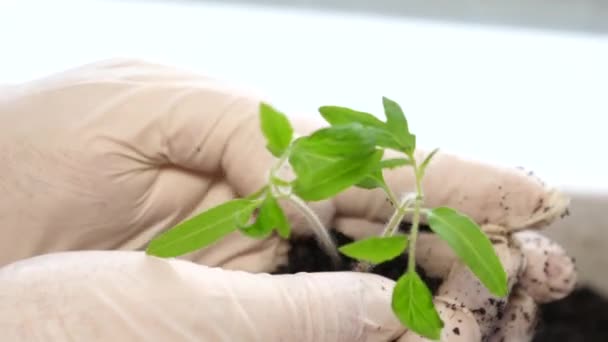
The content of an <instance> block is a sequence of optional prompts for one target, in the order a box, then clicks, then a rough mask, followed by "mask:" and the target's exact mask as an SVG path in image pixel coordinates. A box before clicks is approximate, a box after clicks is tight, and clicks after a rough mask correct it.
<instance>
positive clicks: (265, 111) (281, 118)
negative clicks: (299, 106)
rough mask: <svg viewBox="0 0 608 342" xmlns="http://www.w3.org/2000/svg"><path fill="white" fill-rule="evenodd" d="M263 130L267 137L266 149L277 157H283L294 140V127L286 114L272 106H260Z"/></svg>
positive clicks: (263, 104) (264, 104)
mask: <svg viewBox="0 0 608 342" xmlns="http://www.w3.org/2000/svg"><path fill="white" fill-rule="evenodd" d="M260 120H261V128H262V132H263V133H264V136H265V137H266V148H267V149H268V150H269V151H270V153H272V154H273V155H274V156H275V157H281V155H283V153H285V150H286V149H287V147H289V144H290V143H291V139H293V127H291V124H290V123H289V119H287V116H285V114H283V113H281V112H279V111H277V110H276V109H274V108H273V107H271V106H270V105H268V104H266V103H262V104H261V105H260Z"/></svg>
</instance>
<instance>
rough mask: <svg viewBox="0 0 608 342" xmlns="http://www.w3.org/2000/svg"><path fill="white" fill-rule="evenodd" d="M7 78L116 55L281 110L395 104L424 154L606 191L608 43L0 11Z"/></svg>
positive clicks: (280, 19) (255, 13) (88, 6)
mask: <svg viewBox="0 0 608 342" xmlns="http://www.w3.org/2000/svg"><path fill="white" fill-rule="evenodd" d="M0 49H1V50H0V82H18V81H24V80H28V79H31V78H35V77H39V76H43V75H45V74H48V73H52V72H54V71H59V70H61V69H64V68H69V67H72V66H76V65H78V64H80V63H88V62H92V61H95V60H98V59H103V58H110V57H140V58H146V59H150V60H152V61H157V62H164V63H170V64H176V65H179V66H184V67H187V68H191V69H193V70H196V71H200V72H204V73H207V74H211V75H213V76H217V77H221V78H225V79H227V80H231V81H234V82H235V83H236V84H241V85H245V86H249V87H253V88H256V89H259V90H260V91H261V92H263V93H266V94H268V95H269V96H270V97H271V99H273V100H274V104H275V105H276V106H278V107H279V108H280V109H282V110H284V111H288V112H292V113H310V114H311V115H314V114H315V113H316V108H317V107H318V106H320V105H326V104H336V105H344V106H350V107H353V108H356V109H360V110H368V111H373V112H374V113H377V114H379V115H382V114H381V111H380V110H381V96H383V95H386V96H388V97H391V98H393V99H395V100H397V101H399V102H400V103H401V104H402V105H403V107H404V108H405V109H406V114H407V116H408V119H409V121H410V126H411V128H412V130H413V131H414V133H416V134H417V135H418V136H419V142H420V144H421V145H422V146H423V147H426V148H429V149H430V148H434V147H440V148H442V149H443V150H445V151H449V152H453V153H458V154H461V155H464V156H467V157H471V158H476V159H482V160H485V161H488V162H495V163H499V164H503V165H506V166H520V165H521V166H524V167H526V168H527V169H532V170H534V171H535V172H536V174H538V175H540V176H541V177H542V178H543V179H545V180H546V181H548V182H549V183H551V184H553V185H556V186H561V187H563V188H567V189H575V190H585V191H595V190H601V191H608V181H606V178H607V177H608V163H607V162H606V161H605V159H606V157H605V155H606V150H607V147H608V142H607V138H606V130H607V128H606V123H607V122H608V121H607V119H606V115H608V37H601V36H581V35H567V34H563V33H560V34H558V33H550V32H539V31H524V30H506V29H497V28H488V27H481V26H480V27H476V26H462V25H459V26H455V25H448V24H441V23H435V22H424V21H412V20H405V19H403V20H395V19H391V20H388V19H384V18H380V17H377V18H372V17H354V16H348V17H344V16H342V17H340V16H334V15H332V14H329V13H315V12H285V11H274V10H270V9H267V8H244V7H218V6H210V5H193V4H191V3H187V2H184V3H178V2H168V3H164V2H148V3H147V4H141V3H134V2H119V1H84V0H80V1H68V0H54V1H27V0H21V1H6V0H5V1H3V2H0Z"/></svg>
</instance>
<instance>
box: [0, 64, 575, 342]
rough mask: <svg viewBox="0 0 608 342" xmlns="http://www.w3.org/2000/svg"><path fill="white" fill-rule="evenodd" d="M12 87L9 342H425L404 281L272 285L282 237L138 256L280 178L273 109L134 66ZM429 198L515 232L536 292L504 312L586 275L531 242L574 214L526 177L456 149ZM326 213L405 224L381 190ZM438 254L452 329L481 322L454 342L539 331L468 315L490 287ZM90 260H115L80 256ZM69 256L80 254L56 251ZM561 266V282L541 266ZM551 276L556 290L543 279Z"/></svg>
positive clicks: (523, 275) (7, 145)
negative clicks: (273, 172)
mask: <svg viewBox="0 0 608 342" xmlns="http://www.w3.org/2000/svg"><path fill="white" fill-rule="evenodd" d="M2 91H3V93H2V94H0V127H2V128H3V133H2V134H0V146H2V149H1V150H0V160H1V161H2V163H1V164H2V165H3V170H1V171H0V188H2V189H3V190H4V193H5V194H8V195H6V196H4V197H2V198H1V199H0V234H1V235H2V239H1V242H0V266H2V265H5V267H3V268H2V269H0V278H1V279H2V282H0V284H2V285H0V297H1V300H0V303H1V304H0V318H1V319H0V322H1V323H0V326H1V327H2V330H3V331H5V332H7V334H8V335H7V336H8V337H9V340H11V339H10V338H11V337H12V338H13V340H19V341H26V340H35V339H36V338H37V337H40V336H44V337H55V338H59V339H62V338H64V337H65V338H67V337H75V338H77V339H82V338H85V339H87V340H95V338H98V339H99V340H107V339H108V338H114V339H117V340H130V341H132V340H139V339H141V340H167V339H171V340H176V339H177V340H200V339H201V338H202V339H203V340H213V341H218V340H235V339H236V340H252V341H253V340H260V341H261V340H264V341H266V340H280V339H284V340H294V339H295V340H302V341H304V340H310V341H389V340H392V339H394V338H396V337H399V336H400V335H403V334H404V333H405V335H403V336H402V339H403V340H405V341H414V340H416V339H417V338H418V337H417V336H415V335H412V334H411V332H407V333H406V331H405V329H404V328H403V327H402V326H401V325H400V324H399V322H398V321H397V320H396V318H395V317H394V316H393V315H392V313H391V309H390V291H391V289H392V286H393V283H392V282H391V281H390V280H387V279H383V278H381V277H378V276H374V275H369V274H355V273H335V274H299V275H286V276H269V275H267V274H255V273H261V272H270V271H273V270H275V269H276V267H277V266H278V265H280V264H282V263H285V262H286V255H287V251H288V248H289V246H288V242H286V241H284V240H282V239H280V238H279V237H277V236H271V237H270V238H268V239H264V240H255V239H250V238H247V237H245V236H243V235H241V234H240V233H234V234H232V235H229V236H228V237H227V238H225V239H223V240H222V241H220V242H219V243H217V244H215V245H213V246H211V247H209V248H206V249H204V250H201V251H197V252H193V253H191V254H189V255H187V256H184V258H183V259H187V260H188V261H193V263H191V262H188V261H185V260H175V259H169V260H160V259H156V258H153V257H147V256H145V255H144V254H143V253H141V252H132V251H134V250H141V249H144V248H145V247H146V245H147V243H148V242H149V241H150V240H151V239H152V238H153V237H154V236H156V235H157V234H159V233H160V232H162V231H164V230H166V229H168V228H170V227H171V226H174V225H175V224H177V223H178V222H180V221H183V220H184V219H186V218H188V217H191V216H192V215H194V214H196V213H199V212H201V211H203V210H205V209H208V208H210V207H212V206H215V205H217V204H220V203H222V202H224V201H226V200H229V199H233V198H238V197H242V196H246V195H248V194H250V193H252V192H254V191H256V190H258V189H259V188H260V187H261V186H262V185H263V184H264V183H265V181H266V177H267V171H268V169H269V167H270V166H271V165H272V164H273V162H274V159H273V157H272V155H271V154H270V153H269V152H267V150H266V149H265V141H264V138H263V136H262V135H261V133H260V130H259V122H258V108H259V101H260V97H258V96H255V95H253V94H247V93H245V92H244V91H242V90H235V89H234V88H232V87H229V86H227V85H224V84H221V83H220V82H218V81H216V80H212V79H209V78H206V77H202V76H199V75H197V74H193V73H190V72H187V71H183V70H179V69H175V68H170V67H166V66H162V65H157V64H153V63H147V62H142V61H135V60H112V61H104V62H101V63H95V64H90V65H86V66H82V67H80V68H77V69H73V70H69V71H66V72H63V73H60V74H57V75H53V76H51V77H48V78H45V79H41V80H37V81H33V82H28V83H25V84H20V85H15V86H10V87H5V88H3V90H2ZM297 127H299V128H301V130H300V132H306V130H307V129H309V127H305V126H304V124H301V125H298V126H297ZM422 155H423V153H422V152H421V155H420V157H422ZM387 182H388V184H389V185H390V186H391V188H393V190H394V191H395V192H396V193H402V192H407V191H411V190H412V188H413V179H411V178H408V176H407V174H403V173H396V172H393V171H389V172H388V173H387ZM423 186H424V188H425V195H426V205H427V206H431V207H434V206H440V205H447V206H451V207H454V208H456V209H459V210H461V211H462V212H464V213H466V214H468V215H469V216H470V217H471V218H473V219H474V220H476V221H477V222H479V223H481V224H483V225H484V227H487V228H488V231H493V229H494V230H498V231H500V232H499V233H498V235H500V237H501V238H502V240H501V239H498V241H499V242H497V244H496V249H497V251H498V252H499V256H500V257H501V260H502V261H503V264H505V266H506V268H507V270H508V271H509V272H510V273H509V274H510V276H511V278H512V281H511V285H513V286H515V285H516V284H524V286H517V287H514V288H515V290H514V294H513V296H512V297H511V298H510V300H509V301H505V304H504V310H502V311H501V315H503V314H502V313H504V312H505V310H506V312H509V310H519V309H521V307H522V305H528V306H530V305H531V304H530V303H532V304H534V303H536V302H542V301H550V300H553V299H556V298H559V297H560V296H563V295H565V294H567V293H568V292H569V291H570V290H571V286H573V282H571V283H567V286H565V287H564V286H562V287H561V288H560V291H557V293H556V291H551V290H554V289H555V287H554V286H550V285H551V284H553V283H555V282H557V280H563V278H564V277H567V278H568V279H569V281H571V280H572V277H573V274H574V271H573V270H572V269H571V268H569V267H571V265H570V264H569V263H568V262H569V259H568V258H567V257H565V254H564V253H563V251H562V250H561V249H560V248H559V246H556V245H554V244H553V243H551V242H550V241H548V240H546V239H544V238H543V237H542V236H537V235H534V234H535V233H533V232H525V231H524V230H525V229H528V228H542V227H543V226H545V225H547V224H548V223H550V222H551V221H552V220H553V219H555V218H556V217H558V216H559V215H561V214H562V213H563V212H564V211H565V210H566V206H567V201H566V200H565V199H564V198H563V197H562V196H561V195H560V194H559V193H557V192H555V191H553V190H550V189H548V188H546V187H545V186H544V185H543V184H542V183H541V182H540V181H538V180H537V179H535V178H532V177H529V176H528V175H526V174H525V173H522V172H520V171H519V170H509V169H501V168H496V167H492V166H489V165H485V164H479V163H475V162H472V161H469V160H464V159H459V158H456V157H454V156H450V155H444V154H438V155H437V156H436V157H435V158H434V161H433V163H432V164H431V165H430V166H429V168H428V171H427V175H426V177H425V181H424V184H423ZM311 205H312V207H313V209H314V210H315V212H316V213H317V214H318V215H319V216H320V218H321V220H322V221H323V223H324V224H326V225H327V226H333V227H337V229H339V230H341V231H342V232H344V233H346V234H347V235H350V236H351V237H354V238H361V237H363V236H368V235H371V234H374V233H377V232H378V230H379V229H381V227H382V225H383V223H384V222H386V220H387V219H388V216H389V215H390V213H391V207H390V204H389V203H387V201H386V199H385V198H384V194H383V193H382V192H379V191H369V190H362V189H350V190H347V191H345V192H343V193H341V194H340V195H338V196H337V197H336V198H334V199H332V200H328V201H323V202H317V203H312V204H311ZM286 211H287V213H288V218H289V220H290V221H291V223H292V227H293V230H294V235H303V234H310V231H309V229H308V228H307V227H308V225H307V223H306V221H305V220H304V218H303V217H301V216H299V215H298V214H297V213H296V212H295V211H294V210H291V209H290V208H286ZM496 227H499V228H500V229H497V228H496ZM526 234H527V235H526ZM511 236H515V237H520V238H519V239H517V238H515V239H511V238H510V237H511ZM507 237H508V238H507ZM425 241H426V245H424V243H425ZM500 241H502V242H500ZM506 241H518V243H517V246H519V247H518V248H512V246H511V245H512V244H511V243H506ZM530 241H536V242H530ZM539 241H540V242H539ZM532 243H538V244H541V243H542V244H544V246H552V247H551V248H549V247H547V248H545V249H543V250H542V251H545V250H548V251H549V252H550V253H549V252H547V254H541V255H533V253H534V252H535V251H538V250H537V249H536V250H535V249H534V248H530V246H531V244H532ZM421 244H423V245H422V248H421V249H420V250H421V251H424V250H427V251H429V252H428V254H425V255H423V254H421V255H420V257H419V259H420V260H421V263H422V266H423V267H424V268H425V269H429V270H430V271H431V272H435V274H436V275H437V276H439V277H441V278H443V279H444V284H443V285H442V288H441V289H440V293H439V295H438V296H437V297H436V302H437V305H438V306H442V305H443V306H445V308H446V309H445V310H443V311H442V312H441V315H442V318H444V320H445V321H446V322H447V323H448V325H449V324H451V323H454V322H456V321H455V318H454V317H460V318H459V319H460V320H464V322H465V323H466V324H469V325H467V326H464V327H462V328H460V329H459V330H458V331H459V334H456V333H455V330H454V328H453V327H452V328H450V329H444V336H445V340H447V341H452V340H453V341H458V340H461V339H462V338H464V340H467V341H473V340H475V339H477V338H479V339H480V338H481V336H482V335H487V334H489V330H490V329H495V328H496V327H503V328H504V329H502V331H507V332H508V333H509V334H511V335H507V338H508V337H509V336H516V335H517V334H522V332H521V330H522V329H521V327H522V326H523V325H515V326H514V328H511V329H509V328H508V327H509V326H510V325H513V322H510V321H505V322H502V321H501V317H499V316H501V315H499V314H497V313H494V314H492V313H489V316H488V317H486V316H487V315H483V317H480V316H479V315H475V312H476V311H475V310H476V309H477V307H473V306H480V307H483V305H486V304H485V302H476V300H481V301H483V300H486V301H487V300H489V299H493V298H491V296H489V295H486V296H485V297H483V296H482V297H479V298H481V299H479V298H478V297H475V298H468V297H467V298H466V300H467V301H465V299H464V298H463V296H460V302H459V299H458V298H456V297H458V296H457V295H455V294H454V291H455V289H456V288H457V287H458V288H471V289H477V286H478V283H477V280H476V279H475V278H474V277H472V276H471V275H470V274H469V273H467V270H466V268H464V267H463V266H462V265H460V264H459V262H458V261H457V260H456V259H455V257H454V256H453V255H451V254H450V252H449V251H447V250H446V249H445V246H443V245H442V244H441V242H440V241H436V239H435V237H434V236H428V237H427V238H426V240H425V239H424V238H422V239H421ZM425 246H426V249H425ZM83 250H98V251H97V252H76V251H83ZM100 250H103V251H100ZM115 250H124V251H123V252H118V251H115ZM65 251H74V252H68V253H55V254H49V253H53V252H65ZM110 251H113V252H110ZM419 253H421V252H419ZM42 254H49V255H44V256H40V255H42ZM429 255H433V256H437V257H436V258H428V257H429ZM36 256H37V257H36ZM425 256H426V257H427V259H425ZM32 257H33V258H32ZM28 258H29V259H28ZM543 258H544V259H543ZM23 259H25V260H23ZM18 260H21V261H18ZM514 260H515V261H514ZM522 260H525V262H524V261H522ZM531 260H532V261H531ZM548 260H552V261H551V262H550V263H549V264H550V266H551V272H547V271H546V272H543V271H544V270H545V268H544V267H541V270H540V271H539V270H538V267H539V265H540V264H541V263H542V264H543V265H545V262H549V261H548ZM214 267H221V268H214ZM459 268H460V269H459ZM457 270H460V271H457ZM243 271H246V272H247V273H245V272H243ZM539 272H540V273H541V274H540V275H541V276H542V275H543V274H544V278H543V279H538V278H535V277H537V276H538V273H539ZM556 279H557V280H556ZM520 280H521V281H520ZM562 283H563V282H562ZM450 284H451V285H450ZM455 284H456V285H455ZM526 284H527V285H526ZM482 290H483V289H482ZM480 291H481V290H480ZM515 296H517V297H515ZM543 296H544V297H543ZM465 297H466V296H465ZM522 298H523V299H522ZM530 298H532V300H527V299H530ZM543 298H544V299H543ZM463 301H465V302H463ZM510 303H514V304H513V305H512V306H509V304H510ZM460 304H462V305H460ZM456 306H458V307H456ZM15 307H19V309H18V310H17V314H15V313H14V310H15ZM532 307H533V308H534V305H532ZM91 308H94V309H93V310H92V309H91ZM449 312H451V313H449ZM472 312H473V313H472ZM448 313H449V314H448ZM503 316H504V315H503ZM2 324H4V325H2ZM29 328H31V329H33V331H35V332H28V331H29V330H28V329H29ZM460 331H462V333H460ZM509 331H511V332H509ZM53 334H54V335H53ZM467 334H468V335H467ZM448 335H451V337H447V336H448ZM528 335H529V334H528ZM467 336H469V337H467ZM496 336H497V335H496ZM517 336H518V335H517Z"/></svg>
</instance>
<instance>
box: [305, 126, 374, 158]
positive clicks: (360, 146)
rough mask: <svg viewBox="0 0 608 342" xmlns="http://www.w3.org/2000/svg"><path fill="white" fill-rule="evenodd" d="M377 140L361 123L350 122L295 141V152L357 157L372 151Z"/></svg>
mask: <svg viewBox="0 0 608 342" xmlns="http://www.w3.org/2000/svg"><path fill="white" fill-rule="evenodd" d="M375 148H376V140H375V139H374V136H373V134H370V133H369V132H368V131H367V130H366V129H365V128H364V127H363V126H362V125H361V124H359V123H350V124H344V125H339V126H331V127H328V128H322V129H320V130H318V131H316V132H314V133H312V134H311V135H309V136H307V137H303V138H300V139H298V140H297V141H296V142H295V143H294V147H293V149H294V150H293V153H314V154H318V155H325V156H341V157H355V156H361V155H366V154H370V153H372V152H373V151H374V150H375Z"/></svg>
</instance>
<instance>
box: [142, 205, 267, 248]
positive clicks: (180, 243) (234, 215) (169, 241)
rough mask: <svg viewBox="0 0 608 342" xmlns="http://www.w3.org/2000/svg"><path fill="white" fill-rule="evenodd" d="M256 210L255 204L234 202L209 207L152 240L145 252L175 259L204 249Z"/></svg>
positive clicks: (236, 227)
mask: <svg viewBox="0 0 608 342" xmlns="http://www.w3.org/2000/svg"><path fill="white" fill-rule="evenodd" d="M255 208H256V204H255V202H252V201H250V200H246V199H236V200H231V201H228V202H226V203H224V204H221V205H218V206H216V207H214V208H211V209H209V210H207V211H205V212H203V213H201V214H199V215H196V216H194V217H193V218H191V219H189V220H186V221H184V222H182V223H180V224H178V225H177V226H175V227H174V228H172V229H170V230H168V231H166V232H164V233H163V234H161V235H159V236H158V237H156V238H154V239H153V240H152V241H151V242H150V244H149V245H148V248H147V249H146V253H147V254H150V255H155V256H159V257H176V256H180V255H182V254H186V253H189V252H192V251H195V250H197V249H200V248H203V247H206V246H208V245H210V244H212V243H214V242H216V241H217V240H219V239H221V238H222V237H224V236H225V235H228V234H230V233H232V232H233V231H235V230H237V229H238V226H239V224H241V223H242V222H243V219H244V218H245V217H247V216H248V215H251V214H252V213H253V211H254V210H255Z"/></svg>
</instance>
